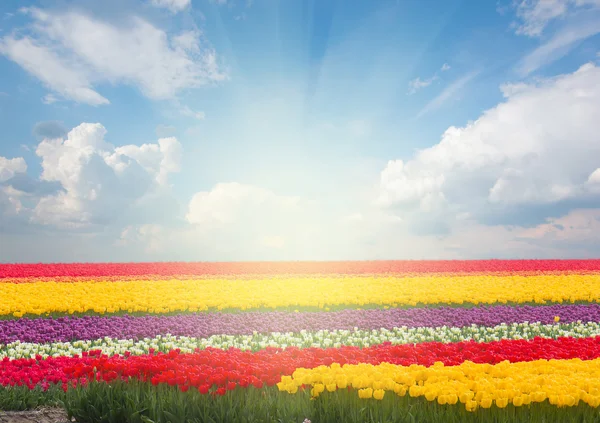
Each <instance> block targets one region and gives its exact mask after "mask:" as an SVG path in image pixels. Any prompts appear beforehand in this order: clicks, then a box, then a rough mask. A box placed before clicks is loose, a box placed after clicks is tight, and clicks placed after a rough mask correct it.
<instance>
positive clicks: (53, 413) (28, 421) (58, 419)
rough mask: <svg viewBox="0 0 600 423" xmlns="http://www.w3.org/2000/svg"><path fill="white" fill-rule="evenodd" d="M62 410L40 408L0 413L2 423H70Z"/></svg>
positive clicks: (0, 422)
mask: <svg viewBox="0 0 600 423" xmlns="http://www.w3.org/2000/svg"><path fill="white" fill-rule="evenodd" d="M69 422H70V420H69V419H68V418H67V413H66V412H65V410H63V409H62V408H40V409H38V410H27V411H0V423H69Z"/></svg>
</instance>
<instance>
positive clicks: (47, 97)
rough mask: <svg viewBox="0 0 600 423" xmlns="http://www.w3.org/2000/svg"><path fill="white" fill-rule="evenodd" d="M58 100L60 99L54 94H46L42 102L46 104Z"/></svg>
mask: <svg viewBox="0 0 600 423" xmlns="http://www.w3.org/2000/svg"><path fill="white" fill-rule="evenodd" d="M57 101H59V100H58V98H57V97H56V96H55V95H54V94H46V95H45V96H44V97H42V103H44V104H54V103H56V102H57Z"/></svg>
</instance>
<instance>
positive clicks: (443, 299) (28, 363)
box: [0, 260, 600, 423]
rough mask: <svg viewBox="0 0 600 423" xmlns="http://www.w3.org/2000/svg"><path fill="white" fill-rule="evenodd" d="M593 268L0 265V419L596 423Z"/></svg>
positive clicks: (596, 269) (599, 269)
mask: <svg viewBox="0 0 600 423" xmlns="http://www.w3.org/2000/svg"><path fill="white" fill-rule="evenodd" d="M599 406H600V260H510V261H503V260H481V261H371V262H366V261H365V262H360V261H353V262H271V263H269V262H254V263H112V264H108V263H107V264H92V263H90V264H84V263H82V264H0V410H28V409H35V408H38V407H62V408H64V409H65V410H66V412H67V414H68V415H69V417H70V418H73V419H74V420H75V421H78V422H111V423H112V422H114V423H128V422H136V423H138V422H139V423H152V422H156V423H158V422H165V423H166V422H171V423H179V422H182V423H183V422H298V423H303V422H304V423H308V422H311V423H321V422H357V423H358V422H361V423H363V422H440V423H441V422H444V423H446V422H469V421H472V422H481V421H485V422H488V421H489V422H597V421H600V407H599Z"/></svg>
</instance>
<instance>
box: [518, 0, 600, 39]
mask: <svg viewBox="0 0 600 423" xmlns="http://www.w3.org/2000/svg"><path fill="white" fill-rule="evenodd" d="M515 4H516V14H517V18H518V19H519V20H520V21H521V22H520V23H515V24H514V26H515V29H516V33H517V34H521V35H527V36H530V37H537V36H540V35H541V34H542V32H543V31H544V29H545V28H546V26H547V25H548V24H549V23H550V22H552V21H555V20H557V19H564V18H565V17H567V16H568V15H570V14H573V13H574V12H579V11H581V9H584V10H585V9H587V10H590V9H594V8H597V7H600V0H520V1H518V2H515Z"/></svg>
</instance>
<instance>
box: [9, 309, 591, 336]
mask: <svg viewBox="0 0 600 423" xmlns="http://www.w3.org/2000/svg"><path fill="white" fill-rule="evenodd" d="M556 317H558V319H559V320H560V322H561V323H576V322H577V321H580V322H583V323H586V322H600V305H599V304H587V305H583V304H577V305H575V304H555V305H549V306H505V305H501V306H480V307H472V308H455V307H435V308H412V309H393V308H392V309H387V310H383V309H372V310H341V311H331V312H302V313H294V312H283V311H273V312H246V313H197V314H196V313H194V314H180V315H174V316H160V315H154V316H139V317H133V316H84V317H59V318H37V319H28V318H22V319H11V320H0V344H9V343H12V342H15V341H21V342H31V343H48V342H67V341H75V340H89V339H98V338H104V337H111V338H113V339H118V338H123V339H134V340H139V339H143V338H153V337H155V336H156V335H165V334H171V335H175V336H187V337H195V338H207V337H209V336H212V335H220V334H228V335H252V334H253V333H254V332H256V333H269V332H281V333H284V332H301V331H309V332H310V331H319V330H336V329H339V330H353V329H354V328H358V329H364V330H371V329H381V328H385V329H392V328H394V327H407V328H414V327H441V326H448V327H459V328H460V327H465V326H470V325H471V324H476V325H480V326H496V325H500V324H502V323H505V324H508V325H510V324H512V323H522V322H530V323H533V322H539V323H543V324H551V323H554V322H555V318H556Z"/></svg>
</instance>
